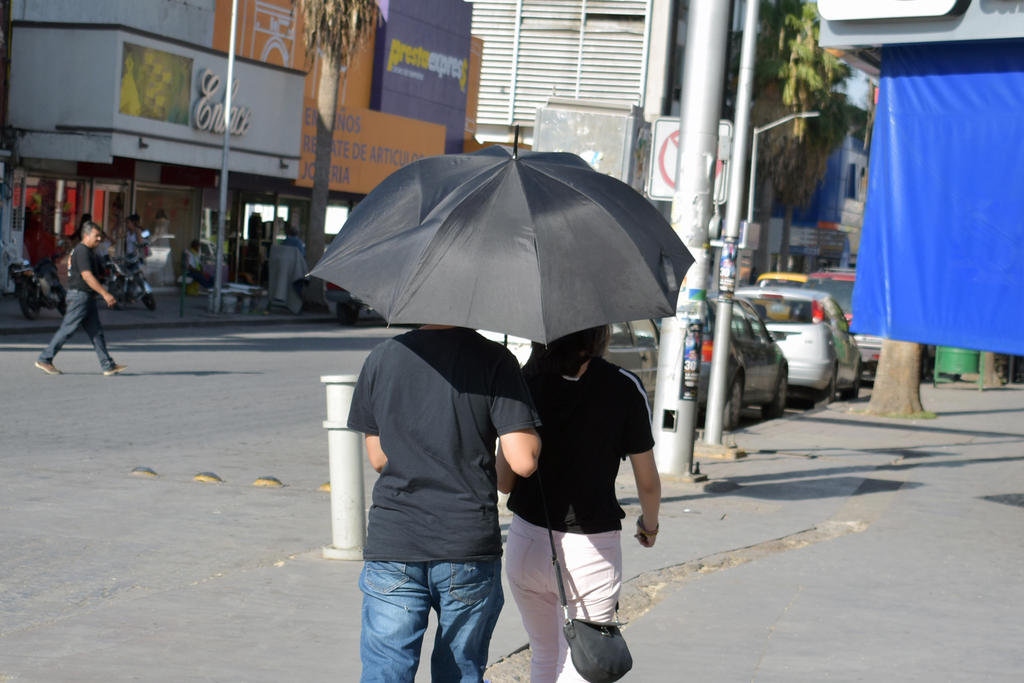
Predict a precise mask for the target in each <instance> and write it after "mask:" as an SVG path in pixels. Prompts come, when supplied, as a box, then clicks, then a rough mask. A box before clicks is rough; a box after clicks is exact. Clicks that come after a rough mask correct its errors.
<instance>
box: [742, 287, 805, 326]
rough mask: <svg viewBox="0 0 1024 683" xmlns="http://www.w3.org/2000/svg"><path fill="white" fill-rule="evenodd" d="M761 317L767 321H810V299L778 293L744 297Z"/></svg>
mask: <svg viewBox="0 0 1024 683" xmlns="http://www.w3.org/2000/svg"><path fill="white" fill-rule="evenodd" d="M746 298H747V301H748V302H750V305H751V306H753V307H754V310H756V311H757V314H758V315H759V316H761V319H762V320H764V321H765V322H769V323H810V322H814V321H813V319H812V308H811V301H810V299H790V298H789V297H785V296H782V295H779V294H771V295H766V296H756V297H746Z"/></svg>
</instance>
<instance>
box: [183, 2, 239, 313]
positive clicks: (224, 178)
mask: <svg viewBox="0 0 1024 683" xmlns="http://www.w3.org/2000/svg"><path fill="white" fill-rule="evenodd" d="M237 23H238V0H231V34H230V38H229V40H228V80H227V83H226V84H225V85H224V146H223V151H222V152H221V163H220V203H219V205H218V210H217V270H216V273H215V275H214V281H213V300H212V301H211V303H210V306H211V311H210V312H211V313H220V299H221V292H222V291H223V290H224V273H223V269H224V266H223V263H224V221H225V219H226V214H227V212H228V154H229V149H230V147H231V94H232V92H231V91H232V89H233V86H234V80H235V29H236V26H237ZM182 277H184V275H182Z"/></svg>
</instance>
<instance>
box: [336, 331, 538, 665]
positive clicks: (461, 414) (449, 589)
mask: <svg viewBox="0 0 1024 683" xmlns="http://www.w3.org/2000/svg"><path fill="white" fill-rule="evenodd" d="M539 425H540V419H539V418H538V416H537V413H536V410H535V409H534V407H533V403H532V401H531V399H530V393H529V390H528V389H527V387H526V383H525V380H524V379H523V377H522V374H521V373H520V371H519V365H518V363H517V362H516V360H515V357H514V356H512V354H511V353H509V351H508V350H507V349H505V348H504V347H502V346H501V345H500V344H496V343H494V342H490V341H487V340H486V339H484V338H483V337H481V336H480V335H479V334H477V333H476V332H474V331H472V330H467V329H464V328H455V327H444V326H436V325H427V326H424V327H422V328H420V329H417V330H414V331H411V332H408V333H406V334H403V335H400V336H398V337H395V338H394V339H391V340H388V341H386V342H384V343H383V344H381V345H380V346H378V347H377V348H376V349H374V351H373V352H372V353H371V354H370V356H369V357H368V358H367V359H366V363H365V364H364V366H363V370H362V372H361V373H360V375H359V381H358V383H357V384H356V389H355V393H354V395H353V398H352V408H351V411H350V412H349V419H348V426H349V428H351V429H354V430H357V431H360V432H363V433H364V434H365V435H366V449H367V453H368V455H369V459H370V464H371V465H372V466H373V468H374V469H375V470H377V471H378V472H379V473H380V478H379V479H378V480H377V483H376V484H375V485H374V489H373V502H372V505H371V507H370V514H369V527H368V531H367V540H366V547H365V550H364V553H363V555H364V560H365V563H364V566H363V572H362V574H361V576H360V579H359V585H360V588H361V589H362V591H363V610H362V616H363V623H362V634H361V637H360V656H361V657H362V663H363V675H362V680H363V681H389V682H390V681H412V680H413V677H414V676H415V672H416V668H417V665H418V660H419V652H420V647H421V643H422V639H423V634H424V632H425V630H426V626H427V620H428V617H429V614H430V611H431V610H434V611H436V612H437V613H438V632H437V638H436V639H435V642H434V650H433V654H432V656H431V674H432V678H433V680H439V681H440V680H444V681H447V680H471V679H476V680H480V679H481V678H482V675H483V670H484V666H485V665H486V662H487V648H488V644H489V642H490V637H491V632H492V631H493V630H494V624H495V623H496V621H497V618H498V613H499V612H500V611H501V606H502V604H503V603H504V596H503V595H502V590H501V536H500V531H499V527H498V513H497V475H496V471H495V457H494V444H495V440H498V441H499V443H500V446H501V448H502V451H503V453H504V455H505V458H506V460H507V461H508V462H509V465H510V466H511V467H512V469H513V470H514V471H516V473H517V474H519V475H520V476H524V477H525V476H529V475H530V474H532V473H533V471H534V470H535V469H536V466H537V457H538V455H539V452H540V438H539V437H538V436H537V432H536V430H535V428H536V427H537V426H539Z"/></svg>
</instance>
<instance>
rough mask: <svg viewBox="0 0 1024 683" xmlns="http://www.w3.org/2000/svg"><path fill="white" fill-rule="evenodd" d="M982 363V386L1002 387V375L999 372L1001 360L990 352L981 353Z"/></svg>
mask: <svg viewBox="0 0 1024 683" xmlns="http://www.w3.org/2000/svg"><path fill="white" fill-rule="evenodd" d="M981 356H982V359H983V360H982V362H983V363H984V364H985V368H984V372H983V374H982V377H981V382H982V386H985V387H1001V386H1003V373H1001V372H1000V369H1001V366H1002V362H1001V359H1000V358H999V357H998V356H997V355H996V354H995V353H993V352H991V351H982V353H981Z"/></svg>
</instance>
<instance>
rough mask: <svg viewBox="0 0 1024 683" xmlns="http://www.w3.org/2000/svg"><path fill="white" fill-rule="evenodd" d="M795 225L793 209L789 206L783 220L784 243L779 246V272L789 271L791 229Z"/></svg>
mask: <svg viewBox="0 0 1024 683" xmlns="http://www.w3.org/2000/svg"><path fill="white" fill-rule="evenodd" d="M792 225H793V207H792V206H787V207H786V213H785V214H784V216H783V218H782V242H781V243H780V244H779V270H780V271H783V272H785V271H788V270H789V229H790V227H791V226H792Z"/></svg>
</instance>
